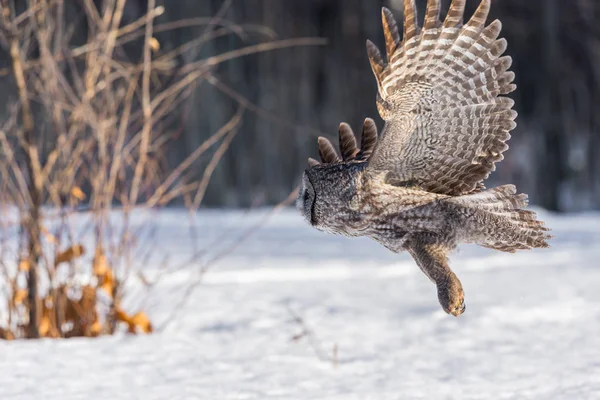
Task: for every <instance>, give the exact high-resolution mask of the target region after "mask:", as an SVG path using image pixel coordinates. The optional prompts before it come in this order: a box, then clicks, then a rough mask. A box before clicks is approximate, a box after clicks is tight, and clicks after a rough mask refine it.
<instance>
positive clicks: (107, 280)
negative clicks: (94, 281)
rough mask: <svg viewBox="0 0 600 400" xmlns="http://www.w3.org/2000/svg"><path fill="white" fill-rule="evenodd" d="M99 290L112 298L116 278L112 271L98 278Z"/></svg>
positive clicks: (108, 270)
mask: <svg viewBox="0 0 600 400" xmlns="http://www.w3.org/2000/svg"><path fill="white" fill-rule="evenodd" d="M98 279H99V281H98V283H99V284H100V286H99V288H100V289H102V290H104V291H105V292H106V293H107V294H108V295H109V296H110V297H111V298H112V295H113V292H114V289H115V277H114V275H113V272H112V270H110V269H107V271H106V273H105V274H104V275H103V276H99V277H98Z"/></svg>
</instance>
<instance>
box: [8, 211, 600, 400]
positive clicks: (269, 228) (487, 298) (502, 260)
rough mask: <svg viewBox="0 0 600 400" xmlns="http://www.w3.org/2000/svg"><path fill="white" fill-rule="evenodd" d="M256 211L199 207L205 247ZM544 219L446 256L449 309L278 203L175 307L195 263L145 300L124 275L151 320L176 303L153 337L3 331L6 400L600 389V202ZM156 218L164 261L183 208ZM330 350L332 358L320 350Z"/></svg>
mask: <svg viewBox="0 0 600 400" xmlns="http://www.w3.org/2000/svg"><path fill="white" fill-rule="evenodd" d="M263 215H264V211H256V212H251V213H249V214H247V213H243V212H240V211H229V212H215V211H210V212H209V211H207V212H203V213H200V215H199V216H198V218H199V221H200V226H201V227H202V232H200V235H199V236H200V241H201V243H203V244H204V245H208V246H209V252H208V254H206V255H205V256H204V258H203V259H210V257H211V255H212V254H218V253H219V252H220V251H223V249H226V248H227V245H228V243H232V242H233V241H234V238H235V237H236V235H238V234H241V233H242V232H243V230H244V229H245V228H247V227H248V226H251V225H252V224H253V223H256V222H257V221H259V220H260V219H261V218H262V216H263ZM542 217H543V218H544V219H545V220H546V221H547V223H548V225H549V226H550V227H552V228H553V229H554V234H555V235H556V238H555V239H554V240H553V241H552V245H553V247H552V248H551V249H548V250H536V251H531V252H521V253H517V254H514V255H511V254H502V253H498V252H493V251H489V250H485V249H482V248H478V247H474V246H463V247H462V248H461V249H460V251H459V252H458V253H457V254H455V255H453V257H452V258H451V262H452V266H453V268H454V270H455V271H456V272H457V274H458V276H459V277H460V278H461V280H462V282H463V285H464V288H465V292H466V304H467V310H466V313H465V314H464V315H462V316H461V317H460V318H454V317H451V316H448V315H446V314H444V313H443V311H442V310H441V309H440V307H439V304H438V302H437V297H436V291H435V287H434V286H433V284H431V283H430V282H429V280H428V279H427V278H426V277H425V276H424V275H423V274H422V273H421V272H420V271H419V269H418V268H417V266H416V265H415V264H414V262H413V261H412V259H411V258H410V256H409V255H408V254H401V255H396V254H393V253H390V252H389V251H387V250H386V249H384V248H383V247H381V246H379V245H378V244H376V243H375V242H372V241H370V240H368V239H347V238H343V237H336V236H330V235H327V234H323V233H320V232H318V231H316V230H313V229H312V228H310V227H309V226H307V225H306V224H305V223H304V222H303V220H302V218H301V217H300V215H298V213H297V212H296V211H294V210H285V211H284V212H282V213H281V214H278V215H276V216H274V217H273V218H272V219H271V220H270V221H269V222H268V223H267V224H266V225H265V226H264V227H262V228H261V229H260V230H259V231H258V232H256V233H255V234H254V235H253V236H251V237H250V238H249V239H248V240H247V241H246V242H244V243H243V244H241V245H240V246H239V247H237V248H236V249H235V251H234V252H233V253H232V254H231V255H229V256H227V257H225V258H223V259H221V260H220V261H219V262H217V263H216V264H214V265H213V266H212V267H211V269H210V270H209V271H208V272H207V274H206V275H205V276H204V279H203V280H202V283H201V284H200V285H199V286H197V288H196V289H195V290H194V291H193V293H192V294H191V296H190V298H189V301H188V302H185V303H184V304H183V305H181V306H180V307H179V306H178V304H180V299H181V296H182V291H183V289H184V288H185V287H186V286H187V285H188V284H189V282H192V281H194V280H196V279H198V277H199V274H198V270H199V265H187V266H184V267H182V268H180V269H178V270H177V271H176V272H172V273H170V274H167V275H165V277H164V278H163V280H162V281H161V283H160V284H159V285H158V286H157V287H156V288H155V289H153V290H152V291H151V292H150V293H149V295H148V296H149V297H147V298H144V292H143V289H142V288H141V287H137V286H132V288H131V291H130V298H128V299H127V303H126V304H128V305H129V307H130V308H132V311H137V309H135V307H137V306H138V305H139V304H143V305H144V309H145V310H146V311H147V312H148V313H149V315H150V317H151V319H152V321H153V322H154V323H155V325H157V326H158V327H159V328H160V327H161V326H162V325H163V323H164V321H165V320H167V319H168V318H169V316H170V315H172V313H173V309H174V308H176V307H179V308H180V309H179V310H178V313H177V314H176V315H177V318H176V319H175V320H174V321H173V322H172V323H171V324H169V325H167V326H166V327H165V328H163V329H162V330H160V331H159V332H157V333H154V334H152V335H148V336H130V335H126V334H120V335H117V336H115V337H104V338H100V339H70V340H60V341H58V340H40V341H14V342H0V399H60V400H66V399H111V400H112V399H138V398H139V399H144V400H146V399H216V400H221V399H348V400H351V399H375V400H385V399H599V398H600V214H580V215H576V216H553V215H549V214H547V213H542ZM152 218H156V220H157V221H158V223H159V226H160V228H161V229H160V230H159V234H160V235H161V236H160V241H159V243H160V244H161V245H162V246H164V247H165V248H166V249H168V250H169V252H171V253H172V254H173V257H172V258H171V260H170V261H171V262H172V264H174V265H176V264H177V263H178V262H182V261H183V260H185V259H186V258H188V257H190V255H191V253H192V252H193V250H192V247H193V246H191V245H190V241H189V240H188V235H189V231H188V230H187V228H186V226H187V222H186V221H187V216H186V214H185V213H183V212H179V211H163V212H161V213H160V214H159V215H158V216H153V217H152ZM219 238H221V239H223V240H225V239H227V242H226V243H223V242H222V243H220V244H218V243H216V242H215V240H219ZM157 270H158V262H157V263H156V264H150V265H148V266H146V268H145V269H144V272H145V273H147V274H148V275H149V276H156V274H158V272H157ZM140 299H142V300H143V302H141V300H140ZM294 314H296V315H298V316H300V317H301V318H303V319H304V322H305V324H306V325H307V326H308V327H309V328H310V329H311V330H312V331H313V332H314V335H315V336H310V337H302V338H300V339H299V340H296V341H294V340H292V337H293V336H295V335H298V334H300V333H301V332H302V330H303V328H304V327H303V326H302V325H300V324H298V322H297V321H296V320H295V318H294ZM315 337H316V338H317V339H316V340H318V342H315ZM311 340H312V341H311ZM311 343H312V344H311ZM314 346H316V348H315V347H314ZM334 347H336V348H337V357H336V358H337V365H334V362H332V361H327V360H325V361H321V360H319V358H318V356H317V354H316V351H317V352H321V353H324V354H321V356H322V358H333V349H334ZM315 349H316V351H315Z"/></svg>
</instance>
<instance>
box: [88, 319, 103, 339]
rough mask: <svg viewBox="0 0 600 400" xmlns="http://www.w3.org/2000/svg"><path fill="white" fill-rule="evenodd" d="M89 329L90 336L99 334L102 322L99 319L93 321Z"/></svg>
mask: <svg viewBox="0 0 600 400" xmlns="http://www.w3.org/2000/svg"><path fill="white" fill-rule="evenodd" d="M89 331H90V336H92V337H96V336H100V333H102V324H101V323H100V321H98V320H96V321H94V323H93V324H92V325H90V327H89Z"/></svg>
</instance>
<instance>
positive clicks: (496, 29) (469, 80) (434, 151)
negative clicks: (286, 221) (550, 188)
mask: <svg viewBox="0 0 600 400" xmlns="http://www.w3.org/2000/svg"><path fill="white" fill-rule="evenodd" d="M465 1H466V0H453V1H452V4H451V5H450V10H449V11H448V14H447V16H446V18H445V20H444V22H443V23H442V22H441V21H440V20H439V14H440V0H428V2H427V9H426V15H425V19H424V25H423V27H422V28H421V27H420V26H419V25H418V23H417V15H416V8H415V3H414V0H405V1H404V35H403V39H402V42H400V38H399V33H398V27H397V25H396V21H395V20H394V18H393V16H392V13H391V12H390V11H389V10H387V9H385V8H384V9H383V11H382V14H383V18H382V19H383V29H384V35H385V43H386V53H387V63H384V61H383V59H382V57H381V54H380V52H379V50H378V49H377V47H376V46H375V45H374V44H373V43H371V42H370V41H367V52H368V55H369V60H370V62H371V67H372V69H373V72H374V74H375V78H376V79H377V85H378V89H379V90H378V92H379V93H378V95H377V108H378V111H379V114H380V115H381V117H382V118H383V119H384V120H385V126H384V128H383V131H382V133H381V136H380V137H379V139H378V141H377V145H376V147H375V149H374V151H373V154H372V156H371V158H370V159H369V166H368V170H370V171H385V172H387V177H388V180H389V181H391V182H392V183H397V184H402V183H403V182H410V183H414V184H418V185H420V186H421V187H422V188H423V189H425V190H428V191H431V192H435V193H441V194H448V195H459V194H464V193H469V192H472V191H474V190H478V188H482V187H483V185H482V181H483V180H485V179H486V178H487V177H488V176H489V174H490V173H491V172H492V171H493V170H494V169H495V166H494V164H495V163H496V162H498V161H501V160H502V159H503V156H502V153H503V152H504V151H505V150H506V149H508V146H507V145H506V141H507V140H508V139H509V138H510V134H509V132H510V131H511V130H512V129H514V127H515V126H516V124H515V122H514V120H515V118H516V116H517V113H516V112H515V111H514V110H512V107H513V105H514V102H513V101H512V100H511V99H509V98H507V97H500V95H504V94H508V93H510V92H512V91H513V90H515V88H516V85H514V84H513V83H512V82H513V79H514V73H513V72H508V69H509V68H510V66H511V63H512V60H511V58H510V57H509V56H504V57H503V56H502V54H503V53H504V51H505V50H506V40H505V39H498V35H499V34H500V30H501V23H500V21H498V20H496V21H494V22H492V23H491V24H489V25H487V26H486V25H485V22H486V19H487V16H488V12H489V9H490V3H491V0H483V1H482V2H481V4H480V5H479V7H478V9H477V11H476V12H475V14H474V15H473V17H472V18H471V19H470V20H469V22H467V23H466V24H464V25H463V14H464V8H465Z"/></svg>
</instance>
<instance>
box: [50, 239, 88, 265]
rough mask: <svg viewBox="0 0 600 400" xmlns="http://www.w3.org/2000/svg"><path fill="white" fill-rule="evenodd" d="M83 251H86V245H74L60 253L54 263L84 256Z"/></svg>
mask: <svg viewBox="0 0 600 400" xmlns="http://www.w3.org/2000/svg"><path fill="white" fill-rule="evenodd" d="M83 253H85V247H83V246H82V245H80V244H76V245H73V246H71V247H69V248H68V249H67V250H65V251H63V252H62V253H58V255H57V256H56V260H55V261H54V264H55V265H58V264H60V263H63V262H69V261H71V260H73V259H75V258H77V257H80V256H82V255H83Z"/></svg>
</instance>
